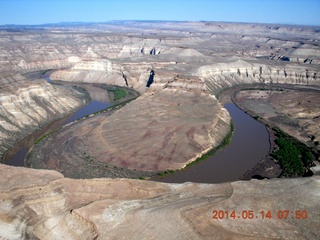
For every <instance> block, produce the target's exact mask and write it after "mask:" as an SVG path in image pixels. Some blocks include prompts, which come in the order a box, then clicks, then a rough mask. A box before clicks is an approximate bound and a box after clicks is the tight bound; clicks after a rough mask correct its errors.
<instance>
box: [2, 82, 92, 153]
mask: <svg viewBox="0 0 320 240" xmlns="http://www.w3.org/2000/svg"><path fill="white" fill-rule="evenodd" d="M15 80H16V81H12V80H11V79H8V78H3V79H1V82H2V86H1V89H0V101H1V107H0V157H1V156H2V154H3V153H4V152H5V150H6V149H8V148H10V147H11V146H12V145H13V144H14V143H15V142H16V141H17V140H19V139H21V138H23V137H24V136H26V135H28V134H30V133H31V132H32V131H34V130H36V129H38V128H39V127H40V126H43V125H45V124H47V123H49V122H50V121H52V120H56V119H59V118H61V117H63V116H65V115H67V114H68V113H70V112H71V111H73V110H75V109H76V108H79V107H81V106H82V105H84V104H85V101H86V100H85V95H84V93H81V92H77V91H75V90H72V89H66V88H61V87H58V86H53V85H51V84H49V83H47V82H46V81H44V80H34V81H30V80H28V79H25V78H23V77H22V76H21V77H18V76H15ZM6 82H8V83H6Z"/></svg>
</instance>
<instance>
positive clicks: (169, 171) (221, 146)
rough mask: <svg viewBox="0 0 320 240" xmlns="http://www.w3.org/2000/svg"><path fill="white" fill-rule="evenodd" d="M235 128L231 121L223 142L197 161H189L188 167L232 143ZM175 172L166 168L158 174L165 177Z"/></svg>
mask: <svg viewBox="0 0 320 240" xmlns="http://www.w3.org/2000/svg"><path fill="white" fill-rule="evenodd" d="M234 129H235V128H234V124H233V122H231V126H230V131H229V133H228V135H227V136H226V137H225V138H224V139H223V140H222V142H221V144H220V145H219V146H217V147H215V148H213V149H211V150H209V151H208V152H207V153H205V154H203V155H202V156H201V157H199V158H197V159H196V160H195V161H193V162H191V163H188V164H187V165H186V167H189V166H192V165H193V164H196V163H198V162H200V161H203V160H206V159H208V158H209V157H211V156H213V155H214V154H215V153H216V152H217V151H219V150H220V149H222V148H223V147H225V146H227V145H229V144H230V143H231V139H232V135H233V132H234ZM180 170H181V169H180ZM176 171H179V170H176ZM174 172H175V170H166V171H164V172H158V176H160V177H163V176H165V175H167V174H172V173H174Z"/></svg>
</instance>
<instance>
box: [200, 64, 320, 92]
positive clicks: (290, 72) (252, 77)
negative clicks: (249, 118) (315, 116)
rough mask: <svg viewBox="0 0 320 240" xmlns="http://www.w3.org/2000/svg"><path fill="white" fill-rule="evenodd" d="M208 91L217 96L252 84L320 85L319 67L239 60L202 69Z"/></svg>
mask: <svg viewBox="0 0 320 240" xmlns="http://www.w3.org/2000/svg"><path fill="white" fill-rule="evenodd" d="M197 74H198V75H199V76H200V78H201V79H203V81H205V82H206V84H207V87H208V90H209V91H210V92H211V93H213V94H216V93H218V92H219V91H221V90H222V89H224V88H227V87H231V86H235V85H239V84H250V83H266V84H270V83H283V84H301V85H319V83H320V77H319V67H318V66H308V67H306V66H301V65H289V64H287V65H284V64H281V63H280V64H278V66H272V65H271V66H270V65H265V64H257V63H249V62H244V61H242V60H238V61H235V62H232V63H220V64H214V65H208V66H203V67H200V68H199V70H198V73H197Z"/></svg>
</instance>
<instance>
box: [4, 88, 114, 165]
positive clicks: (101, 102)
mask: <svg viewBox="0 0 320 240" xmlns="http://www.w3.org/2000/svg"><path fill="white" fill-rule="evenodd" d="M81 87H83V88H85V89H86V90H87V91H88V92H89V94H90V97H91V99H92V101H91V102H90V103H89V104H88V105H86V106H84V107H82V108H81V109H79V110H78V111H76V112H75V113H73V114H70V115H69V116H67V117H64V118H62V119H59V120H56V121H54V122H52V123H51V124H49V125H47V126H46V127H44V128H41V129H39V130H37V131H35V132H33V133H32V134H30V135H28V136H27V137H25V138H24V139H22V140H20V141H19V142H18V143H17V144H16V145H15V146H14V147H13V148H12V149H11V150H10V151H9V152H7V154H6V156H5V158H4V159H3V162H4V163H5V164H7V165H11V166H24V165H25V163H24V159H25V157H26V154H27V153H28V151H29V149H30V148H31V147H32V146H33V144H34V142H35V141H36V140H37V139H39V138H40V137H41V136H43V135H45V134H47V133H50V132H52V131H54V130H56V129H58V128H60V127H62V126H63V125H65V124H68V123H70V122H73V121H74V120H77V119H79V118H82V117H84V116H86V115H90V114H92V113H95V112H97V111H100V110H102V109H105V108H107V107H110V106H111V105H112V104H111V103H110V102H109V98H108V94H107V90H104V89H101V88H98V87H94V86H90V85H84V84H83V85H81Z"/></svg>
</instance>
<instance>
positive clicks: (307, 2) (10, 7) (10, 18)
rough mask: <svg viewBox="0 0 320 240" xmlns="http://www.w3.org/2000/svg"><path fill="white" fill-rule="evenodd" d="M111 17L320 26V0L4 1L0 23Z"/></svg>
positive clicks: (103, 20) (0, 6) (0, 11)
mask: <svg viewBox="0 0 320 240" xmlns="http://www.w3.org/2000/svg"><path fill="white" fill-rule="evenodd" d="M110 20H175V21H200V20H203V21H227V22H259V23H288V24H302V25H317V26H320V0H148V1H145V0H0V25H2V24H43V23H57V22H106V21H110Z"/></svg>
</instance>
